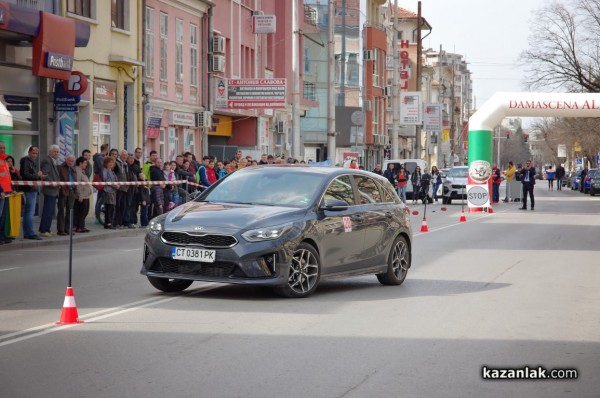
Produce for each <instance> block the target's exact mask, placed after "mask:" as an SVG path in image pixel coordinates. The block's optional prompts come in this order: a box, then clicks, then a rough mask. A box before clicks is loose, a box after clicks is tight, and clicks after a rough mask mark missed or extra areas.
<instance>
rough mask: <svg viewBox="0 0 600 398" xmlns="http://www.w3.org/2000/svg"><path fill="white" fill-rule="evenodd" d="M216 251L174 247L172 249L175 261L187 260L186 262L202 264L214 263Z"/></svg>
mask: <svg viewBox="0 0 600 398" xmlns="http://www.w3.org/2000/svg"><path fill="white" fill-rule="evenodd" d="M216 253H217V252H216V251H215V250H206V249H190V248H187V247H173V248H171V257H173V259H174V260H186V261H198V262H202V263H214V262H215V256H216Z"/></svg>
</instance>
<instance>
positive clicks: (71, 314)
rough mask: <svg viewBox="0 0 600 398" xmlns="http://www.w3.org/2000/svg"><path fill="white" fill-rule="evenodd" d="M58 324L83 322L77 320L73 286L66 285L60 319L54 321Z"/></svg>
mask: <svg viewBox="0 0 600 398" xmlns="http://www.w3.org/2000/svg"><path fill="white" fill-rule="evenodd" d="M56 323H57V324H58V325H70V324H76V323H83V321H80V320H79V315H78V314H77V305H76V304H75V295H74V294H73V288H72V287H71V286H69V287H67V292H66V293H65V302H64V304H63V309H62V313H61V314H60V320H59V321H58V322H56Z"/></svg>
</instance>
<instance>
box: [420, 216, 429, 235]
mask: <svg viewBox="0 0 600 398" xmlns="http://www.w3.org/2000/svg"><path fill="white" fill-rule="evenodd" d="M421 232H429V228H428V227H427V220H426V219H425V217H423V222H422V223H421Z"/></svg>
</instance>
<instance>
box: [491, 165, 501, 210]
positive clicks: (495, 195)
mask: <svg viewBox="0 0 600 398" xmlns="http://www.w3.org/2000/svg"><path fill="white" fill-rule="evenodd" d="M500 183H502V177H501V176H500V169H499V168H498V166H496V165H494V167H493V168H492V202H493V203H498V202H499V201H500Z"/></svg>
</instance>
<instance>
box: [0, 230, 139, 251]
mask: <svg viewBox="0 0 600 398" xmlns="http://www.w3.org/2000/svg"><path fill="white" fill-rule="evenodd" d="M94 232H96V230H92V231H91V232H90V233H89V234H85V235H83V234H78V233H76V234H75V235H73V244H75V243H78V242H93V241H95V240H108V239H111V238H122V237H129V236H143V235H146V228H138V229H123V230H110V231H106V232H105V231H104V230H102V231H101V232H100V231H99V230H98V232H96V233H94ZM63 244H66V245H68V244H69V237H68V236H61V237H54V238H45V239H43V240H32V241H29V240H25V239H23V238H17V239H15V240H14V241H13V243H9V244H7V245H2V246H0V252H8V251H13V250H21V249H30V248H34V247H45V246H59V245H63Z"/></svg>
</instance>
